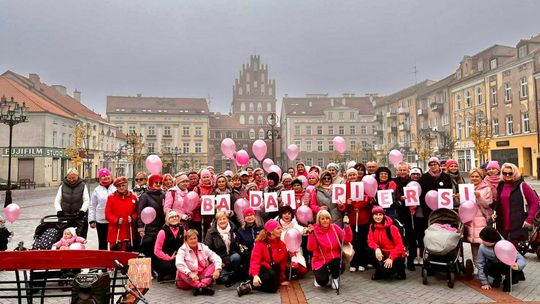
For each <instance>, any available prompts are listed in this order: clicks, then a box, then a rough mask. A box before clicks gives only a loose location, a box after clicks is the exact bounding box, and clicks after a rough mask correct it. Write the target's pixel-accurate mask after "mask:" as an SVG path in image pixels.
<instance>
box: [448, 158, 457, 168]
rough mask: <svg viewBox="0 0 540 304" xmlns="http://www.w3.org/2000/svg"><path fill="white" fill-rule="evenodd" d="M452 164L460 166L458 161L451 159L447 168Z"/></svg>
mask: <svg viewBox="0 0 540 304" xmlns="http://www.w3.org/2000/svg"><path fill="white" fill-rule="evenodd" d="M451 165H456V166H458V167H459V165H458V162H457V160H455V159H449V160H447V161H446V167H447V168H448V167H450V166H451Z"/></svg>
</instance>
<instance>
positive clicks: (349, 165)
mask: <svg viewBox="0 0 540 304" xmlns="http://www.w3.org/2000/svg"><path fill="white" fill-rule="evenodd" d="M354 166H356V162H355V161H354V160H351V161H350V162H349V163H348V164H347V169H350V168H352V167H354Z"/></svg>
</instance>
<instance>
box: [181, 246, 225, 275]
mask: <svg viewBox="0 0 540 304" xmlns="http://www.w3.org/2000/svg"><path fill="white" fill-rule="evenodd" d="M197 257H198V259H197ZM199 263H201V266H202V268H206V267H207V266H208V265H210V264H211V263H214V266H215V269H216V270H218V269H219V270H221V264H222V263H221V258H220V257H219V255H217V254H216V253H215V252H213V251H212V250H210V248H208V246H206V245H205V244H203V243H198V244H197V255H195V252H194V251H193V249H191V248H190V247H189V246H188V244H187V243H184V245H182V247H180V249H179V250H178V253H177V254H176V269H178V271H180V272H181V273H183V274H185V275H189V274H190V273H192V272H194V273H198V270H199Z"/></svg>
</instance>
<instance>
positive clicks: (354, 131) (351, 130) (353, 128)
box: [349, 126, 366, 135]
mask: <svg viewBox="0 0 540 304" xmlns="http://www.w3.org/2000/svg"><path fill="white" fill-rule="evenodd" d="M362 127H364V131H365V129H366V126H362ZM349 131H350V132H351V135H356V126H350V127H349Z"/></svg>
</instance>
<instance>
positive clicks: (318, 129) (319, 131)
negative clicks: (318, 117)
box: [317, 126, 322, 135]
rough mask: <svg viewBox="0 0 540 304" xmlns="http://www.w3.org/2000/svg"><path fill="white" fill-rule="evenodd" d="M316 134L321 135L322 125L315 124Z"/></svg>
mask: <svg viewBox="0 0 540 304" xmlns="http://www.w3.org/2000/svg"><path fill="white" fill-rule="evenodd" d="M317 135H322V126H317Z"/></svg>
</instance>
